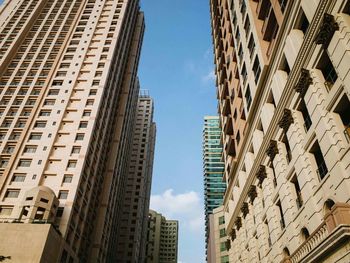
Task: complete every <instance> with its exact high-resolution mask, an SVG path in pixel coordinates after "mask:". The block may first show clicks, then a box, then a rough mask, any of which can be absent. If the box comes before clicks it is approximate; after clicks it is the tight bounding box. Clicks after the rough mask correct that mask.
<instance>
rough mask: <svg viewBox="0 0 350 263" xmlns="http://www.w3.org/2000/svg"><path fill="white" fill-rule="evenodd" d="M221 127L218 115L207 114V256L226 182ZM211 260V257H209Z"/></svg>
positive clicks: (204, 156) (205, 143) (204, 141)
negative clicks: (212, 226) (215, 210)
mask: <svg viewBox="0 0 350 263" xmlns="http://www.w3.org/2000/svg"><path fill="white" fill-rule="evenodd" d="M220 138H221V129H220V119H219V117H218V116H205V117H204V128H203V167H204V171H203V172H204V202H205V226H206V251H207V253H206V254H207V257H208V258H210V257H211V256H212V254H213V253H210V251H211V249H213V247H210V244H211V242H212V241H213V240H214V236H213V234H212V235H211V234H210V233H211V232H212V231H213V229H210V225H212V222H210V220H213V218H212V217H211V216H210V215H211V214H212V213H213V210H214V209H215V208H217V207H218V206H220V205H222V200H223V196H224V193H225V189H226V184H225V182H224V181H223V174H224V170H225V167H224V163H223V162H222V161H221V158H222V144H221V141H220ZM208 261H209V259H208Z"/></svg>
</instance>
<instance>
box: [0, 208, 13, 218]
mask: <svg viewBox="0 0 350 263" xmlns="http://www.w3.org/2000/svg"><path fill="white" fill-rule="evenodd" d="M12 210H13V207H12V206H1V207H0V216H2V217H3V216H10V215H11V213H12Z"/></svg>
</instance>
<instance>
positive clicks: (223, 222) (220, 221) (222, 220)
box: [219, 216, 225, 225]
mask: <svg viewBox="0 0 350 263" xmlns="http://www.w3.org/2000/svg"><path fill="white" fill-rule="evenodd" d="M223 224H225V217H224V216H220V217H219V225H223Z"/></svg>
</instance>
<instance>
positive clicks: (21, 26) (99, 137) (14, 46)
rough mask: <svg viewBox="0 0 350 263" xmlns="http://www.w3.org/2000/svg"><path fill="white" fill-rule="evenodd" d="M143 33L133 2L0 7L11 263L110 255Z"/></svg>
mask: <svg viewBox="0 0 350 263" xmlns="http://www.w3.org/2000/svg"><path fill="white" fill-rule="evenodd" d="M143 31H144V19H143V14H142V13H140V12H139V1H136V0H135V1H132V0H119V1H112V0H102V1H94V0H63V1H58V0H47V1H44V0H32V1H27V0H20V1H5V2H4V4H3V5H2V7H1V9H0V91H1V93H0V114H1V118H0V122H1V124H0V140H1V144H0V152H1V154H0V185H1V188H0V197H1V199H0V222H1V223H0V232H1V235H0V236H1V237H0V239H1V240H0V243H1V245H0V246H1V253H4V254H5V256H11V258H12V262H28V258H30V259H31V260H32V262H39V261H40V260H41V262H54V261H55V262H56V260H57V261H59V262H68V261H69V262H78V261H79V262H106V261H113V260H114V259H115V257H116V251H117V250H116V240H117V228H116V224H115V222H116V220H117V219H118V213H117V209H118V207H121V200H122V187H123V184H122V178H123V177H124V176H125V174H126V172H127V170H126V168H127V165H128V162H129V156H128V153H129V152H130V148H129V147H130V146H131V138H132V136H130V134H132V132H131V131H132V129H133V123H134V113H135V110H136V105H137V104H136V103H137V96H138V90H139V84H138V80H137V77H136V75H137V68H138V60H139V54H140V48H141V43H142V37H143ZM12 222H18V223H21V224H11V223H12ZM34 223H37V224H34ZM39 223H40V224H39ZM19 247H20V248H21V249H18V248H19Z"/></svg>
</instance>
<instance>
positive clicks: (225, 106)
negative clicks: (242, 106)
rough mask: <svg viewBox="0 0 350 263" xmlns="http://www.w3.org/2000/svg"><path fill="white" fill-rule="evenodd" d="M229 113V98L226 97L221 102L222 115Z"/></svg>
mask: <svg viewBox="0 0 350 263" xmlns="http://www.w3.org/2000/svg"><path fill="white" fill-rule="evenodd" d="M230 114H231V106H230V100H229V99H228V98H226V99H224V100H223V103H222V115H224V116H228V115H230Z"/></svg>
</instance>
